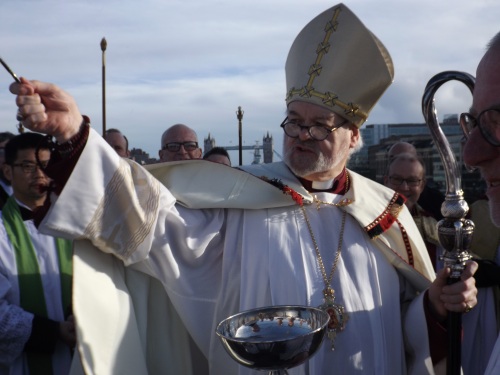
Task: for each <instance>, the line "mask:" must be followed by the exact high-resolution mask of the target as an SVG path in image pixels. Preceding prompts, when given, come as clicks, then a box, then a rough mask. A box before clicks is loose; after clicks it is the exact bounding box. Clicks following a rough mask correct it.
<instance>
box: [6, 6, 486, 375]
mask: <svg viewBox="0 0 500 375" xmlns="http://www.w3.org/2000/svg"><path fill="white" fill-rule="evenodd" d="M285 73H286V82H287V85H286V86H287V93H286V104H287V108H286V111H287V113H286V117H287V119H286V120H285V122H284V123H283V125H282V127H283V130H284V132H285V135H284V141H283V142H284V147H283V149H284V162H278V163H272V164H262V165H254V166H246V167H244V169H245V171H242V170H239V169H234V168H227V167H226V166H223V165H220V164H218V163H206V162H204V161H198V160H191V161H186V162H184V163H162V164H156V165H153V166H152V167H151V168H150V169H149V170H150V171H151V173H153V174H154V176H156V177H157V178H158V179H159V180H160V181H161V183H162V184H163V185H161V184H160V182H159V181H158V180H155V179H154V178H153V177H151V175H150V174H149V173H146V172H145V171H144V170H143V169H142V168H140V167H139V166H137V165H135V164H130V167H129V168H126V166H125V165H124V164H123V161H122V160H117V156H116V155H114V152H112V151H111V150H109V147H108V145H107V144H105V143H104V142H103V141H102V139H101V137H99V136H97V135H96V133H95V132H94V131H92V130H91V129H90V128H89V125H88V121H87V120H85V121H84V122H83V123H82V116H81V114H80V111H79V110H78V108H77V106H76V103H75V102H74V100H73V99H72V98H71V97H70V96H69V95H68V94H67V93H65V92H64V91H62V90H61V89H59V88H58V87H56V86H53V85H51V84H46V83H42V82H38V81H27V80H26V79H24V78H23V79H22V82H21V83H13V84H12V85H11V91H12V92H13V93H14V94H17V95H18V96H17V98H16V101H17V104H18V105H19V107H20V111H21V113H22V114H23V116H24V120H23V124H24V125H25V126H26V127H28V128H30V127H33V128H36V129H38V131H43V132H45V133H50V134H52V135H54V136H55V137H56V139H57V141H58V142H59V145H58V146H57V150H58V154H59V155H58V157H60V159H59V161H60V163H63V164H65V165H67V167H68V168H69V167H71V168H72V170H73V172H72V175H71V176H66V177H64V176H61V175H60V173H58V171H59V170H60V167H59V168H57V166H58V164H59V165H60V163H58V162H56V160H54V162H55V164H54V165H51V166H50V167H49V169H50V170H51V171H52V172H53V173H52V172H50V173H51V176H53V177H54V178H55V179H56V181H55V183H56V185H57V186H61V187H62V186H64V189H62V190H61V191H60V193H59V195H58V196H57V202H55V204H53V205H52V206H51V208H50V213H49V214H48V215H47V216H45V218H44V220H43V225H42V227H43V228H44V230H47V231H50V232H63V233H66V234H67V235H68V236H71V237H73V236H76V237H78V238H86V239H89V240H90V241H86V240H85V241H78V245H77V246H75V254H76V257H75V263H76V266H75V270H78V272H75V275H78V277H81V278H83V279H84V280H82V281H80V282H75V285H76V286H75V288H76V290H78V291H79V293H78V295H79V298H77V300H76V302H75V303H76V305H77V308H78V312H79V314H78V332H79V333H81V334H82V335H85V345H79V348H80V349H81V350H80V351H79V353H81V354H82V355H83V357H82V361H83V363H84V365H85V366H86V367H87V368H92V366H103V368H104V366H108V367H107V368H106V371H103V373H109V374H111V373H119V371H120V370H122V369H121V368H120V366H121V364H126V365H127V366H128V367H127V369H128V371H127V372H126V373H145V372H147V370H145V369H141V368H138V369H137V371H135V372H132V370H131V368H132V366H136V367H139V366H140V365H141V363H142V361H144V359H143V358H142V357H141V354H142V353H144V352H146V351H147V349H150V348H149V347H148V345H147V342H148V337H146V338H145V339H144V336H146V335H145V334H144V335H141V337H136V336H137V335H136V336H134V332H130V331H131V330H127V329H122V330H120V331H119V332H118V333H119V335H117V334H116V333H117V332H116V330H114V331H113V330H111V329H110V327H108V325H106V324H105V322H107V321H113V322H114V321H118V322H120V321H121V320H123V316H124V315H125V314H124V313H125V312H129V311H135V307H138V308H139V309H140V308H141V307H142V306H143V305H144V302H143V303H142V304H140V303H139V304H134V303H132V306H130V305H129V300H127V299H124V298H119V297H120V296H122V293H126V292H127V294H126V295H127V296H129V295H135V296H136V297H138V299H139V300H140V301H143V299H141V298H140V297H143V296H144V294H137V293H134V291H135V289H134V287H135V285H132V284H131V283H127V278H126V277H123V276H122V275H123V274H125V275H127V273H128V272H129V270H130V269H131V268H132V269H137V270H140V271H142V272H145V273H147V274H148V275H150V276H151V277H152V278H154V279H156V280H159V281H161V283H162V285H163V287H164V288H165V290H166V291H167V293H168V295H169V297H170V298H171V300H172V302H173V304H174V306H175V307H176V309H177V310H178V311H179V314H180V315H181V317H182V318H183V320H184V322H185V323H186V326H187V327H188V329H189V330H190V333H191V334H192V335H193V337H194V339H195V341H196V342H197V343H198V344H199V345H200V348H201V349H202V351H203V352H204V354H205V355H206V356H207V357H208V359H209V364H210V373H211V374H236V373H239V374H248V373H254V372H253V370H251V369H247V368H243V367H239V368H238V366H237V364H236V362H235V361H233V360H231V359H230V357H229V356H228V354H227V353H226V352H225V350H224V348H223V346H222V345H221V343H220V342H219V340H218V338H217V336H216V335H215V334H214V331H215V329H216V326H217V323H218V322H220V321H221V320H222V319H224V318H226V317H228V316H231V315H233V314H236V313H237V312H239V311H242V310H247V309H252V308H257V307H263V306H269V305H306V306H315V307H319V308H321V309H323V310H324V311H325V312H327V313H328V314H330V316H333V317H334V318H331V321H330V322H329V324H328V334H327V339H326V340H325V342H324V343H323V344H322V345H321V347H320V348H319V350H318V351H317V352H316V354H315V355H314V356H313V357H311V358H310V360H309V361H308V362H307V363H305V364H302V365H300V366H298V367H297V368H296V369H293V370H292V371H293V372H294V373H297V374H329V373H333V372H335V373H339V374H345V375H353V374H359V373H363V372H376V373H380V374H403V373H404V374H411V375H413V374H434V369H433V367H434V365H435V364H438V363H439V362H440V360H442V359H443V352H442V350H444V348H445V347H446V344H443V341H446V336H445V335H444V328H443V326H442V325H441V324H440V323H443V322H444V321H445V319H446V317H447V312H448V311H456V312H463V311H466V310H468V309H470V308H472V307H474V306H475V305H476V302H477V301H476V298H475V295H476V292H477V291H476V289H475V287H474V279H473V278H472V275H473V273H474V272H475V269H476V267H477V265H476V264H475V263H470V264H468V265H467V267H466V269H465V271H464V273H463V276H462V280H461V281H459V282H457V283H456V284H453V285H446V282H447V276H448V275H449V270H443V271H442V272H440V273H438V275H437V278H436V276H435V274H434V270H433V268H432V263H431V261H430V259H429V256H428V254H427V251H426V249H425V245H424V243H423V241H422V238H421V236H420V235H419V233H418V229H417V227H416V226H415V223H414V222H413V220H412V218H411V215H410V213H409V212H408V210H407V209H406V208H405V206H404V203H403V202H404V199H403V198H402V197H400V195H399V194H397V193H394V191H392V190H391V189H388V188H386V187H384V186H382V185H381V184H378V183H376V182H374V181H371V180H369V179H367V178H364V177H362V176H360V175H358V174H356V173H354V172H352V171H348V170H347V169H346V162H347V160H348V158H349V156H350V154H351V153H352V152H353V151H355V150H357V149H358V148H359V147H360V145H361V138H360V130H359V128H360V127H361V125H362V124H363V123H364V122H365V120H366V119H367V117H368V114H369V113H370V111H371V109H372V108H373V106H374V105H375V103H376V102H377V101H378V100H379V98H380V97H381V95H382V94H383V93H384V91H385V90H386V89H387V87H388V86H389V85H390V84H391V82H392V79H393V75H394V70H393V65H392V60H391V57H390V55H389V53H388V51H387V50H386V49H385V47H384V46H383V44H382V43H381V42H380V40H379V39H378V38H376V37H375V36H374V34H373V33H372V32H371V31H369V30H368V29H367V28H366V27H365V26H364V25H363V24H362V23H361V21H360V20H359V19H358V18H357V17H356V16H355V15H354V14H353V13H352V12H351V11H350V10H349V8H347V7H346V6H345V5H343V4H339V5H336V6H334V7H332V8H330V9H328V10H326V11H325V12H323V13H321V14H320V15H318V16H317V17H315V18H314V19H313V20H312V21H311V22H310V23H309V24H307V25H306V26H305V28H304V29H303V30H302V31H301V32H300V33H299V35H298V36H297V38H296V39H295V41H294V43H293V45H292V47H291V49H290V52H289V55H288V58H287V62H286V69H285ZM49 94H50V95H51V97H52V98H57V99H58V102H61V101H62V102H64V103H65V104H66V105H65V108H67V109H68V113H64V116H61V115H60V114H59V113H57V112H56V111H54V110H53V109H52V108H51V106H50V105H49V106H47V104H48V103H47V101H45V100H42V98H43V97H44V95H49ZM42 101H43V103H44V104H43V105H42ZM162 146H163V145H162ZM165 146H166V145H165ZM95 155H100V158H102V168H97V167H96V163H88V162H87V161H88V160H89V159H88V158H92V160H94V157H95ZM247 172H249V173H247ZM96 173H97V174H98V175H99V176H100V178H94V177H95V176H94V175H95V174H96ZM68 177H69V179H68ZM82 194H85V201H86V204H84V205H83V206H82V208H81V209H80V210H78V211H79V212H78V214H76V213H75V212H69V211H70V210H69V207H70V206H71V205H72V204H73V202H74V200H75V199H78V197H81V195H82ZM89 200H92V202H90V201H89ZM110 254H113V255H114V256H115V257H116V258H113V257H112V256H111V255H110ZM117 259H119V260H117ZM120 260H121V261H123V262H124V263H125V264H126V265H130V266H131V267H125V269H126V270H123V267H120ZM96 268H97V269H98V272H94V270H95V269H96ZM127 269H128V270H127ZM96 275H106V276H107V277H106V278H105V281H106V282H105V283H100V284H99V292H100V293H101V294H104V295H105V296H107V297H108V298H106V301H109V300H113V301H116V303H115V304H111V303H106V304H105V306H104V307H103V309H104V313H102V314H99V315H98V316H99V317H100V319H92V317H93V316H95V311H96V309H97V307H98V305H97V304H96V303H92V304H91V306H92V307H90V306H89V301H88V300H87V301H86V302H87V303H83V301H84V299H83V296H87V298H88V299H91V298H92V297H93V291H94V288H93V287H94V285H95V283H97V281H96V280H95V279H94V277H95V276H96ZM109 280H113V281H114V283H113V284H112V285H110V283H109ZM84 291H85V293H84ZM82 293H83V294H82ZM75 294H76V293H75ZM115 297H116V298H115ZM152 306H155V305H154V304H152ZM127 316H128V317H129V316H131V315H130V314H127ZM96 320H98V323H96ZM138 320H139V323H138V325H137V327H141V328H143V329H142V330H139V331H140V332H142V331H144V327H145V326H146V327H147V325H146V324H145V323H144V322H143V321H141V320H140V319H138ZM132 321H133V319H128V320H127V322H128V324H132ZM149 322H152V321H149ZM95 324H99V328H100V329H99V330H95V329H93V328H94V326H93V325H95ZM115 327H116V325H114V326H113V328H115ZM134 327H135V326H134ZM107 333H114V334H107ZM155 333H156V331H155V330H154V329H152V330H150V331H148V334H149V335H153V336H154V335H155ZM259 334H262V332H261V333H259ZM103 337H106V340H103V339H102V338H103ZM129 337H130V338H131V339H130V340H128V338H129ZM132 338H134V339H132ZM140 338H142V339H143V340H138V339H140ZM155 338H157V337H155ZM137 341H139V344H136V345H135V349H136V350H133V344H134V343H136V342H137ZM155 342H156V341H155ZM127 349H131V350H127ZM133 354H135V355H133ZM301 355H302V354H297V357H301ZM137 358H139V359H140V360H136V359H137ZM105 359H106V360H107V361H105ZM108 363H111V364H113V366H114V367H111V368H110V365H109V364H108ZM127 369H125V370H127ZM168 371H169V370H168V368H167V369H166V370H165V372H164V373H168ZM89 372H91V371H89ZM157 372H158V373H160V372H159V371H157ZM123 373H125V372H123Z"/></svg>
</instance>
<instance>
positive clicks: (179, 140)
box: [158, 124, 202, 161]
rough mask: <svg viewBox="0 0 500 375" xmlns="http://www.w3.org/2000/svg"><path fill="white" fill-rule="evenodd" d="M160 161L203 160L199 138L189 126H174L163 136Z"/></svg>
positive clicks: (159, 152)
mask: <svg viewBox="0 0 500 375" xmlns="http://www.w3.org/2000/svg"><path fill="white" fill-rule="evenodd" d="M158 154H159V156H160V161H174V160H189V159H201V154H202V152H201V148H200V147H198V136H197V135H196V132H195V131H194V130H193V129H191V128H190V127H189V126H186V125H184V124H176V125H172V126H171V127H170V128H168V129H167V130H165V132H164V133H163V135H162V136H161V150H159V151H158Z"/></svg>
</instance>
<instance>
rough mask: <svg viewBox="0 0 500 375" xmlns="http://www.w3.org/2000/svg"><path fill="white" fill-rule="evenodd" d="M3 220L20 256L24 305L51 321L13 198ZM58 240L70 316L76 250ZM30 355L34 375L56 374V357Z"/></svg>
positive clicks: (64, 301)
mask: <svg viewBox="0 0 500 375" xmlns="http://www.w3.org/2000/svg"><path fill="white" fill-rule="evenodd" d="M2 219H3V224H4V226H5V230H6V232H7V235H8V237H9V240H10V242H11V243H12V246H13V248H14V252H15V256H16V266H17V273H18V276H17V277H18V282H19V295H20V305H21V307H22V308H23V309H24V310H26V311H29V312H31V313H33V314H35V315H38V316H41V317H44V318H48V316H47V306H46V302H45V295H44V292H43V285H42V277H41V275H40V269H39V267H38V260H37V257H36V253H35V249H34V248H33V243H32V242H31V238H30V235H29V234H28V231H27V230H26V227H25V225H24V222H23V219H22V217H21V211H20V210H19V206H18V204H17V202H16V200H15V199H14V198H13V197H12V196H11V197H10V198H9V199H8V200H7V203H6V204H5V206H4V207H3V209H2ZM54 239H55V244H56V248H57V255H58V259H59V275H60V277H61V296H62V306H63V313H64V314H66V313H67V312H68V311H69V308H70V306H71V287H72V285H71V283H72V275H73V264H72V251H73V248H72V242H71V241H68V240H65V239H62V238H55V237H54ZM26 355H27V358H28V367H29V371H30V375H38V374H40V375H46V374H52V373H53V372H52V356H49V355H46V354H41V353H31V352H28V353H26Z"/></svg>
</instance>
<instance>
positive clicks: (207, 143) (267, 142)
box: [203, 132, 279, 164]
mask: <svg viewBox="0 0 500 375" xmlns="http://www.w3.org/2000/svg"><path fill="white" fill-rule="evenodd" d="M216 146H217V147H222V148H224V149H225V150H227V151H234V150H237V151H238V150H240V146H220V145H217V144H216V142H215V138H213V137H212V136H211V135H210V133H209V134H208V137H207V138H205V139H204V140H203V153H205V152H208V151H210V150H211V149H212V148H214V147H216ZM241 150H253V151H254V153H253V155H254V156H253V161H252V164H260V163H262V162H263V163H272V162H273V156H274V154H276V155H278V156H279V154H278V153H276V152H275V151H274V143H273V136H272V135H270V134H269V132H268V133H267V134H266V135H264V137H262V144H259V141H256V143H255V145H253V146H243V145H242V146H241ZM261 152H262V154H261ZM262 156H264V160H262Z"/></svg>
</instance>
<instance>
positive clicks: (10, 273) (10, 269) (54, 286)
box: [0, 213, 71, 375]
mask: <svg viewBox="0 0 500 375" xmlns="http://www.w3.org/2000/svg"><path fill="white" fill-rule="evenodd" d="M24 225H25V227H26V230H27V232H28V234H29V236H30V238H31V242H32V243H33V248H34V249H35V253H36V256H37V260H38V266H39V269H40V276H41V279H42V286H43V291H44V297H45V302H46V306H47V316H48V318H49V319H52V320H55V321H64V320H65V319H64V311H63V307H62V300H61V279H60V275H59V260H58V255H57V248H56V246H55V241H54V237H51V236H47V235H44V234H41V233H40V232H39V231H38V230H37V228H36V227H35V225H34V223H33V220H27V221H24ZM19 305H20V296H19V282H18V274H17V266H16V256H15V253H14V248H13V247H12V243H11V242H10V241H9V238H8V236H7V232H6V231H5V226H4V224H3V220H2V218H1V213H0V374H2V375H7V374H9V375H27V374H29V370H28V364H27V361H26V356H25V355H24V354H23V349H24V346H25V344H26V342H27V341H28V339H29V337H30V334H31V326H32V321H33V314H32V313H30V312H27V311H25V310H23V309H22V308H21V307H19ZM70 364H71V353H70V349H69V348H68V347H67V346H66V345H64V344H63V343H62V342H58V343H57V344H56V348H55V353H54V355H53V356H52V367H53V370H54V374H60V375H64V374H67V373H68V371H69V368H70Z"/></svg>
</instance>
